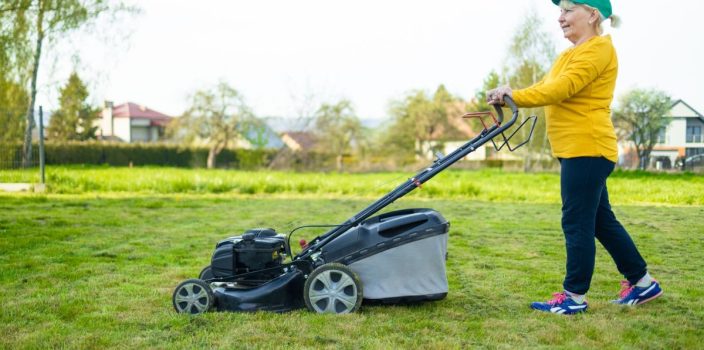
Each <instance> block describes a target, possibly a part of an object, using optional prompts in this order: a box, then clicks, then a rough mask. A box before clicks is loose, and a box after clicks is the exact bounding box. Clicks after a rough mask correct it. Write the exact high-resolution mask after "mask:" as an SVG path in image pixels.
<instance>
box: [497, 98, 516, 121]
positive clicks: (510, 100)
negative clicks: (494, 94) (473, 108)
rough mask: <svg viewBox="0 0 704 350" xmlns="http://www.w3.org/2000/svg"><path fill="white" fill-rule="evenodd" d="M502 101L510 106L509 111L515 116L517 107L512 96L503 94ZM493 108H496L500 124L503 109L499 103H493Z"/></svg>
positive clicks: (502, 118) (502, 117)
mask: <svg viewBox="0 0 704 350" xmlns="http://www.w3.org/2000/svg"><path fill="white" fill-rule="evenodd" d="M504 102H505V104H507V105H508V107H509V108H511V113H512V114H513V115H515V116H517V115H518V107H517V106H516V102H514V101H513V98H511V96H508V95H505V96H504ZM494 109H495V110H496V114H497V115H498V116H499V118H498V119H499V124H501V123H502V122H503V121H504V111H503V109H502V108H501V104H500V103H496V104H494Z"/></svg>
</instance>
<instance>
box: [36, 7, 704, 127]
mask: <svg viewBox="0 0 704 350" xmlns="http://www.w3.org/2000/svg"><path fill="white" fill-rule="evenodd" d="M135 3H136V4H137V5H138V6H139V7H141V8H142V13H141V14H139V15H137V16H133V17H132V18H129V19H128V20H124V21H122V22H120V23H118V24H113V25H110V26H105V25H103V26H98V28H99V29H100V31H99V32H98V31H96V32H97V33H103V34H100V35H98V36H99V37H96V36H89V35H86V34H84V35H81V36H74V39H73V40H72V41H71V42H70V43H64V44H63V45H61V46H60V47H59V48H58V49H57V50H59V51H60V52H61V53H62V54H61V55H60V56H59V58H57V59H55V60H53V59H47V62H49V63H48V64H47V65H44V66H43V67H42V69H43V70H42V72H41V75H40V79H39V85H40V89H41V90H40V93H39V102H40V103H42V104H43V105H45V106H47V107H48V109H52V108H54V107H55V106H56V105H57V104H58V103H57V102H56V99H57V97H58V93H57V92H56V91H57V89H58V86H59V85H60V84H63V83H64V82H65V81H66V79H67V78H68V75H69V73H70V71H71V69H72V68H73V67H76V69H77V71H78V72H79V74H80V75H81V76H82V78H84V79H85V80H87V81H88V83H89V86H90V88H91V98H92V99H93V102H94V103H102V101H104V100H112V101H114V102H115V103H116V104H117V103H123V102H126V101H131V102H136V103H140V104H144V105H146V106H148V107H150V108H153V109H156V110H158V111H162V112H164V113H167V114H171V115H180V114H181V113H182V112H183V111H184V110H185V109H186V108H187V106H188V102H189V101H188V96H189V94H191V93H193V92H194V91H195V90H197V89H203V88H208V87H210V86H213V85H214V84H216V83H217V82H218V81H219V80H224V81H227V82H228V83H229V84H230V85H232V86H233V87H235V88H236V89H237V90H239V91H240V92H241V93H242V94H243V95H244V97H245V99H246V101H247V103H248V104H249V105H250V106H251V107H252V108H253V109H254V111H255V113H256V114H257V115H259V116H283V117H294V116H296V114H297V113H298V111H299V110H306V109H310V108H311V107H310V105H311V103H310V102H311V101H312V102H313V103H314V104H319V103H320V102H334V101H336V100H338V99H340V98H347V99H350V100H351V101H352V102H353V104H354V106H355V108H356V111H357V113H358V115H359V116H360V117H361V118H384V117H385V116H386V115H387V109H388V102H389V101H390V100H391V99H398V98H401V97H403V96H404V93H406V92H408V91H410V90H414V89H424V90H427V91H432V90H434V89H435V88H436V87H437V86H438V85H439V84H445V86H446V87H447V88H448V89H449V90H450V92H452V93H453V94H455V95H458V96H460V97H462V98H465V99H468V98H470V97H471V96H473V94H474V93H475V91H476V90H477V89H478V88H479V87H480V86H481V83H482V80H483V78H484V77H485V76H486V75H487V74H488V73H489V72H490V71H491V70H492V69H496V70H499V69H500V68H501V66H502V65H503V63H504V59H505V57H506V51H507V45H508V41H509V40H510V38H511V36H512V34H513V32H514V30H515V29H516V26H517V25H518V24H519V23H520V21H521V19H522V18H523V16H525V13H526V12H527V11H530V10H534V11H536V12H537V13H538V14H539V15H540V16H541V17H542V18H544V21H545V29H546V30H547V31H548V32H549V33H551V34H552V35H553V36H554V39H555V42H556V46H557V49H558V52H559V51H562V50H563V49H565V48H567V47H568V46H569V45H570V43H569V42H568V41H567V40H566V39H564V38H562V36H561V35H560V34H561V31H560V28H559V26H558V24H557V17H558V15H559V9H558V8H557V7H556V6H555V5H553V4H552V2H551V1H550V0H501V1H476V0H434V1H411V0H402V1H401V0H376V1H364V0H363V1H359V0H357V1H336V0H299V1H290V0H257V1H244V0H230V1H224V0H223V1H205V0H203V1H191V0H183V1H181V0H178V1H176V0H144V1H135ZM702 3H703V2H701V1H698V0H678V1H671V2H664V1H654V0H640V1H635V0H620V1H619V0H616V1H613V4H614V13H615V14H617V15H619V16H620V17H621V18H622V21H623V25H622V26H621V28H618V29H607V32H609V33H611V35H612V37H613V40H614V44H615V46H616V49H617V52H618V56H619V78H618V81H617V86H616V96H619V95H620V94H622V93H623V92H625V91H627V90H628V89H631V88H634V87H641V88H646V87H647V88H650V87H653V88H659V89H662V90H665V91H666V92H668V93H669V94H671V96H672V97H673V98H676V99H677V98H681V99H684V100H685V101H686V102H687V103H689V104H690V105H691V106H692V107H694V108H695V109H697V110H699V112H702V113H704V69H702V63H701V62H702V61H704V39H702V37H703V35H702V34H704V29H702V28H703V26H702V24H701V16H702V14H704V4H702ZM606 27H607V28H608V27H609V26H608V24H607V25H606ZM126 32H127V33H131V35H130V37H129V38H128V39H127V40H122V39H119V40H117V41H114V40H113V41H112V42H110V45H106V44H104V40H105V36H113V37H114V36H115V35H113V34H114V33H120V34H121V33H126ZM110 33H113V34H110ZM91 34H93V33H91ZM76 38H78V39H76ZM71 57H73V59H72V58H71ZM306 101H308V102H306Z"/></svg>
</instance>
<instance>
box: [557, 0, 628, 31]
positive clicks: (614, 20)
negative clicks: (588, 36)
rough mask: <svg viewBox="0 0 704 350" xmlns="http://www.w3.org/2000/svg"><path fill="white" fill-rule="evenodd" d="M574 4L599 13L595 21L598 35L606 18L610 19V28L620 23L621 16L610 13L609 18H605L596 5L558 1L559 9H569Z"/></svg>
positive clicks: (602, 29) (566, 0) (567, 0)
mask: <svg viewBox="0 0 704 350" xmlns="http://www.w3.org/2000/svg"><path fill="white" fill-rule="evenodd" d="M575 6H584V7H585V8H587V9H589V10H592V11H593V10H596V12H597V13H599V20H598V21H597V22H596V24H595V25H596V32H597V34H599V35H601V34H602V33H603V32H604V27H603V25H602V23H603V22H604V21H605V20H607V19H610V20H611V27H612V28H618V27H619V26H620V25H621V18H620V17H618V16H616V15H613V14H612V15H611V16H609V18H606V17H604V15H603V14H602V13H601V11H599V9H598V8H596V7H592V6H589V5H586V4H575V3H574V2H572V1H570V0H562V1H560V8H561V9H564V10H569V9H571V8H573V7H575Z"/></svg>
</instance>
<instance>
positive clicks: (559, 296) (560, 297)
mask: <svg viewBox="0 0 704 350" xmlns="http://www.w3.org/2000/svg"><path fill="white" fill-rule="evenodd" d="M552 296H553V298H552V299H550V300H548V305H557V304H562V302H563V301H565V300H566V299H567V294H565V292H562V293H553V294H552Z"/></svg>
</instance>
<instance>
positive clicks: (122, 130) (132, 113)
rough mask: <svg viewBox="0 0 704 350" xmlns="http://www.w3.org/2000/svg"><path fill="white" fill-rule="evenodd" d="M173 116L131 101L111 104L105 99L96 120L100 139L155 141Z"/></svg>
mask: <svg viewBox="0 0 704 350" xmlns="http://www.w3.org/2000/svg"><path fill="white" fill-rule="evenodd" d="M172 119H173V118H172V117H170V116H168V115H166V114H163V113H161V112H157V111H155V110H153V109H150V108H147V107H146V106H144V105H139V104H136V103H133V102H127V103H123V104H121V105H117V106H113V103H112V101H105V107H104V108H103V113H102V115H101V118H100V119H98V120H97V121H96V126H97V127H98V130H97V132H96V133H97V135H99V138H100V139H101V140H114V141H122V142H130V143H132V142H156V141H159V140H161V139H162V138H163V137H164V130H165V128H166V125H167V124H168V123H169V122H170V121H171V120H172Z"/></svg>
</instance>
